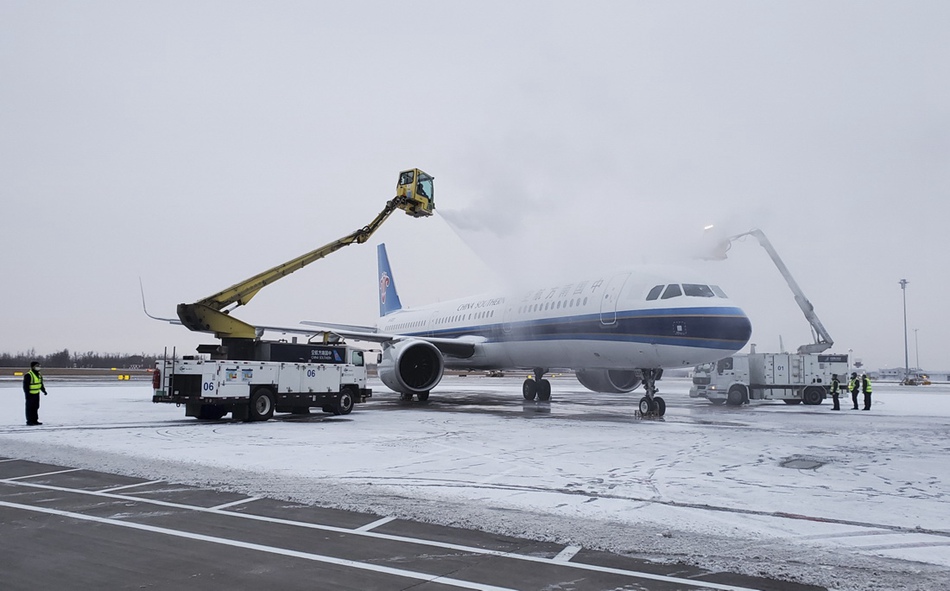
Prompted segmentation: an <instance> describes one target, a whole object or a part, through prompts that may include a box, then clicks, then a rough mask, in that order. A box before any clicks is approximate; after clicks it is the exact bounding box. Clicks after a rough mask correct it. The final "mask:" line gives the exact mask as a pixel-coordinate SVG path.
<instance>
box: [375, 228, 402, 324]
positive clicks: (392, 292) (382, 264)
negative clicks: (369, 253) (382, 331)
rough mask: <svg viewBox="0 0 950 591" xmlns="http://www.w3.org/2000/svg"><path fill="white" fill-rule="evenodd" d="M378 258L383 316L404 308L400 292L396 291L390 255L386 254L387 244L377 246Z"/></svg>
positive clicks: (380, 300)
mask: <svg viewBox="0 0 950 591" xmlns="http://www.w3.org/2000/svg"><path fill="white" fill-rule="evenodd" d="M376 259H377V261H378V263H379V316H380V317H383V316H386V315H387V314H391V313H392V312H395V311H396V310H402V304H401V303H399V294H397V293H396V282H395V281H393V272H392V271H391V270H390V269H389V257H388V256H386V245H385V244H380V245H379V246H377V247H376Z"/></svg>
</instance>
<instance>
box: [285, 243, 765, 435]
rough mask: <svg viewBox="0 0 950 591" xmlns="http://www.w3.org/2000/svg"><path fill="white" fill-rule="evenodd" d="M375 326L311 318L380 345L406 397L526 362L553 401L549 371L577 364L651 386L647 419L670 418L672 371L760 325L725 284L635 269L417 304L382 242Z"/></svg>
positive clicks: (601, 381)
mask: <svg viewBox="0 0 950 591" xmlns="http://www.w3.org/2000/svg"><path fill="white" fill-rule="evenodd" d="M377 260H378V270H379V275H378V281H379V283H378V285H379V316H380V318H379V320H378V322H377V324H376V325H375V326H356V325H346V324H333V323H325V322H314V321H304V322H303V323H302V324H306V325H311V326H315V327H321V328H323V329H326V330H330V331H332V332H334V333H336V334H338V335H340V336H342V337H344V338H352V339H355V340H362V341H370V342H376V343H380V344H381V345H382V354H381V358H380V363H379V366H378V372H379V378H380V380H381V381H382V382H383V383H384V384H385V385H386V386H387V387H389V388H390V389H392V390H394V391H395V392H398V393H400V394H401V395H402V399H403V400H412V398H413V396H416V397H417V398H418V400H420V401H426V400H428V399H429V392H430V391H431V390H432V389H433V388H435V387H436V385H437V384H438V383H439V382H440V381H441V379H442V375H443V373H444V371H445V369H446V368H456V369H465V370H475V369H478V370H483V369H486V370H487V369H500V370H504V369H509V370H514V369H523V370H529V371H531V372H532V374H533V376H532V377H529V378H528V379H526V380H525V381H524V384H523V386H522V395H523V396H524V398H525V400H535V399H537V400H540V401H548V400H550V399H551V383H550V382H549V381H548V380H547V379H544V375H545V374H546V373H549V372H551V371H559V370H573V371H574V372H575V375H576V376H577V379H578V381H579V382H580V383H581V384H582V385H583V386H584V387H585V388H587V389H589V390H592V391H595V392H611V393H626V392H631V391H633V390H634V389H636V388H637V387H638V386H639V385H640V384H641V383H642V384H643V385H644V390H645V392H646V394H645V395H644V396H643V397H642V398H641V399H640V404H639V410H640V412H641V413H642V414H643V415H648V414H649V415H653V416H663V415H664V414H665V412H666V403H665V401H664V400H663V399H662V398H661V397H659V396H657V395H656V393H657V389H656V380H658V379H660V378H661V376H662V373H663V369H665V368H666V369H671V368H681V367H691V366H695V365H699V364H702V363H711V362H714V361H717V360H719V359H722V358H723V357H728V356H730V355H732V354H733V353H736V352H738V351H739V350H740V349H742V348H743V347H744V346H745V345H746V343H747V342H748V341H749V338H750V336H751V334H752V324H751V322H750V321H749V318H748V317H747V316H746V315H745V313H744V312H743V311H742V310H741V309H740V308H739V307H737V306H736V305H735V304H733V303H732V302H731V301H730V300H729V298H728V297H727V296H726V294H725V293H724V292H723V291H722V289H720V288H719V287H718V286H717V285H711V284H708V283H703V282H700V281H694V282H690V283H684V282H683V280H686V279H689V277H685V276H683V277H678V278H669V277H668V278H663V277H661V276H660V275H658V274H656V273H655V272H649V271H644V270H642V269H641V270H638V269H634V268H627V269H618V270H615V271H612V272H607V273H603V274H591V275H588V276H586V277H583V278H579V279H576V280H572V281H569V282H558V283H553V282H552V283H548V284H544V285H540V286H536V287H534V288H532V289H521V290H518V291H513V292H509V293H494V294H484V295H477V296H472V297H465V298H460V299H456V300H451V301H446V302H440V303H437V304H432V305H428V306H421V307H416V308H410V307H406V308H404V307H403V306H402V303H401V301H400V299H399V294H398V293H397V291H396V283H395V279H394V277H393V273H392V270H391V268H390V264H389V257H388V255H387V253H386V245H385V244H379V245H378V246H377Z"/></svg>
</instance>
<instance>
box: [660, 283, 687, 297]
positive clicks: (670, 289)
mask: <svg viewBox="0 0 950 591" xmlns="http://www.w3.org/2000/svg"><path fill="white" fill-rule="evenodd" d="M681 295H683V291H682V290H681V289H680V286H679V285H677V284H676V283H671V284H669V285H667V286H666V291H664V292H663V297H662V298H661V299H664V300H668V299H670V298H675V297H677V296H681Z"/></svg>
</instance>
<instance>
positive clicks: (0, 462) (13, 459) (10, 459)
mask: <svg viewBox="0 0 950 591" xmlns="http://www.w3.org/2000/svg"><path fill="white" fill-rule="evenodd" d="M16 461H17V458H7V459H5V460H0V464H2V463H4V462H16Z"/></svg>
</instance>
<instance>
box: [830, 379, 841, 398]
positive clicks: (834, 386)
mask: <svg viewBox="0 0 950 591" xmlns="http://www.w3.org/2000/svg"><path fill="white" fill-rule="evenodd" d="M839 388H840V385H839V382H838V378H835V379H833V380H831V393H832V394H837V393H838V390H839Z"/></svg>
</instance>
